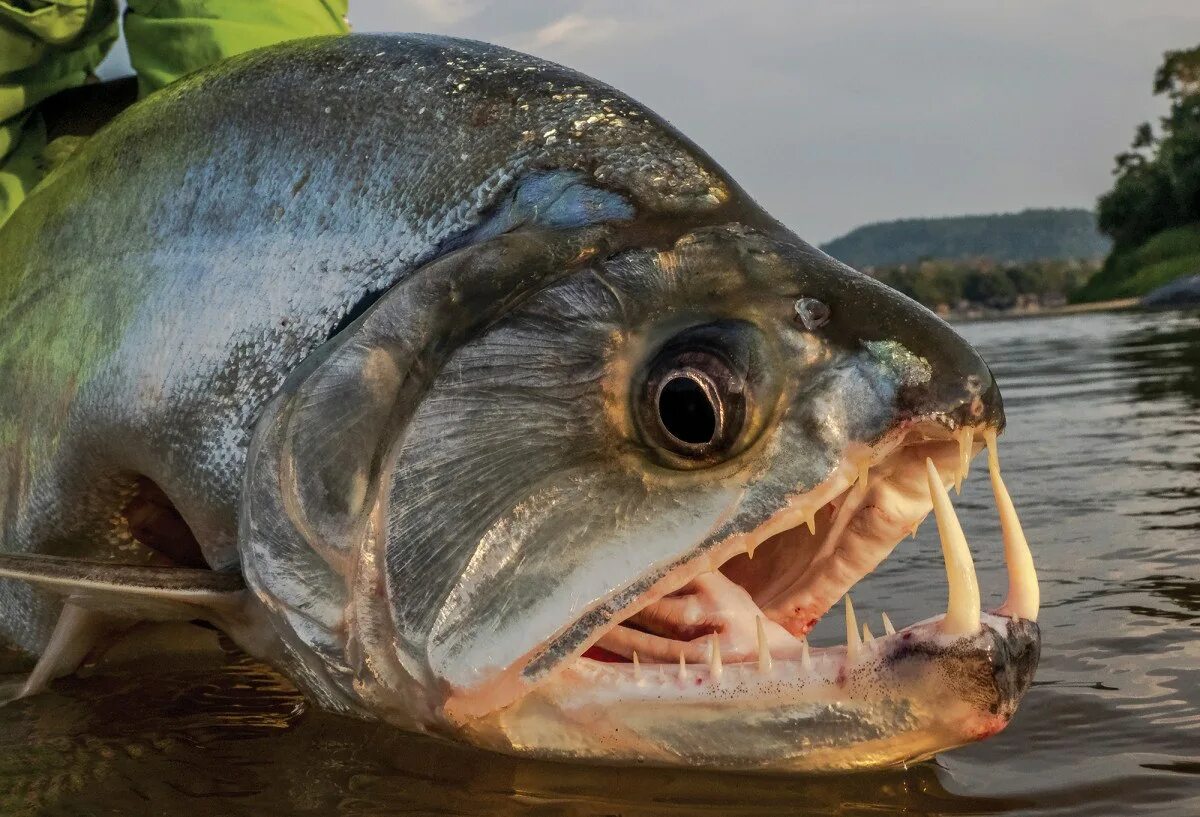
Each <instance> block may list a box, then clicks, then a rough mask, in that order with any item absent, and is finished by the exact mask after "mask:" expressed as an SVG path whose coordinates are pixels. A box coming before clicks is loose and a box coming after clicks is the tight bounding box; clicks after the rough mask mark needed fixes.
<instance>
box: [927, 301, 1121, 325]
mask: <svg viewBox="0 0 1200 817" xmlns="http://www.w3.org/2000/svg"><path fill="white" fill-rule="evenodd" d="M1140 300H1141V299H1140V298H1113V299H1111V300H1108V301H1092V302H1090V303H1085V304H1064V305H1062V306H1047V307H1036V306H1034V307H1019V308H1014V309H984V308H972V309H967V310H962V311H952V312H950V314H948V315H944V316H943V317H944V318H945V319H946V320H948V321H950V322H951V323H967V322H970V321H1001V320H1016V319H1018V318H1050V317H1055V316H1058V315H1080V314H1084V313H1087V312H1120V311H1123V310H1126V309H1134V308H1136V307H1137V305H1138V303H1139V302H1140Z"/></svg>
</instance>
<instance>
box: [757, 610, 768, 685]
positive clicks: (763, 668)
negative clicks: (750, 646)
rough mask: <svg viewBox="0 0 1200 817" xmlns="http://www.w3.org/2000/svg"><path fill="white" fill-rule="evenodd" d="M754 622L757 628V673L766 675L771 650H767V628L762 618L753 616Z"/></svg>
mask: <svg viewBox="0 0 1200 817" xmlns="http://www.w3.org/2000/svg"><path fill="white" fill-rule="evenodd" d="M754 622H755V624H756V625H757V627H758V671H759V672H761V673H762V674H764V675H766V674H767V673H769V672H770V671H771V666H772V663H771V650H770V649H768V648H767V628H766V626H765V625H764V624H763V619H762V616H755V617H754Z"/></svg>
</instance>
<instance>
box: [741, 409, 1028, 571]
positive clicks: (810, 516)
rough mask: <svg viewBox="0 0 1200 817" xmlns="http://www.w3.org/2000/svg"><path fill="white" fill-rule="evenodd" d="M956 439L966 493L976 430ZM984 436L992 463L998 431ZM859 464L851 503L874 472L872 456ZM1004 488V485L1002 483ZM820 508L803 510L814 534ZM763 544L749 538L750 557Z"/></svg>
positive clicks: (957, 483)
mask: <svg viewBox="0 0 1200 817" xmlns="http://www.w3.org/2000/svg"><path fill="white" fill-rule="evenodd" d="M954 439H955V441H956V442H957V443H958V468H956V469H955V472H954V493H955V494H962V486H963V482H964V481H965V480H966V479H967V476H968V475H969V474H970V472H971V454H972V450H971V449H972V448H973V447H974V444H975V434H974V431H973V430H972V429H970V428H966V427H964V428H961V429H959V430H958V431H957V432H955V434H954ZM984 439H985V440H986V441H987V445H988V462H989V466H990V464H991V462H992V461H993V460H995V444H996V432H995V431H993V430H992V429H988V430H987V431H986V432H984ZM998 467H999V466H997V468H998ZM857 468H858V474H857V475H856V476H855V478H854V483H853V485H852V486H851V494H850V496H849V498H848V501H847V502H846V505H847V506H848V507H855V506H856V505H857V504H858V502H857V500H859V499H860V498H861V495H862V494H865V493H866V491H867V480H868V478H869V477H870V473H871V463H870V460H869V459H866V458H864V459H863V460H862V461H861V462H859V463H858V466H857ZM996 479H999V472H998V471H997V474H996V476H995V477H993V485H994V482H995V480H996ZM1001 488H1003V485H1002V486H1001ZM855 492H857V493H855ZM1004 495H1005V496H1006V497H1007V496H1008V492H1007V491H1005V492H1004ZM1009 506H1010V507H1011V506H1012V503H1011V501H1010V502H1009ZM817 510H818V507H817V506H815V505H810V506H808V507H807V508H805V509H804V511H803V512H802V513H803V514H804V519H803V522H802V524H803V525H804V526H805V527H806V528H808V532H809V533H810V534H812V535H813V536H816V534H817ZM1014 518H1015V513H1014ZM920 526H921V520H919V519H918V520H916V521H915V522H913V523H912V527H911V528H909V534H910V535H911V536H912V537H913V538H916V536H917V529H918V528H919V527H920ZM1018 527H1019V523H1018ZM760 544H761V542H760V541H751V540H747V541H746V557H747V558H749V559H753V558H754V550H755V548H757V547H758V546H759V545H760Z"/></svg>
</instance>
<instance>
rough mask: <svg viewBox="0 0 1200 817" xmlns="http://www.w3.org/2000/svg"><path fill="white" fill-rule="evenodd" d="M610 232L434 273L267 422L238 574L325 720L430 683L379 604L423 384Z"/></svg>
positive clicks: (408, 282)
mask: <svg viewBox="0 0 1200 817" xmlns="http://www.w3.org/2000/svg"><path fill="white" fill-rule="evenodd" d="M608 233H609V231H608V228H606V227H586V228H580V229H575V230H566V231H557V232H554V233H548V232H543V231H539V230H526V231H522V232H518V233H513V234H506V235H502V236H500V237H497V238H493V239H491V240H489V241H486V242H484V243H482V244H477V245H472V246H469V247H466V248H464V249H460V250H457V251H455V252H453V253H450V254H448V255H446V256H444V257H442V258H440V259H438V260H436V261H434V262H431V263H430V264H427V265H426V266H424V267H422V268H420V269H418V270H416V271H414V272H413V273H412V275H411V276H409V277H408V278H406V279H405V280H404V281H402V282H400V283H399V284H396V285H395V286H393V287H392V288H391V289H390V290H389V291H388V292H387V293H385V294H384V295H383V296H382V297H381V298H380V299H379V300H378V301H377V302H376V303H375V304H373V305H372V306H371V308H370V309H368V310H367V311H366V312H365V313H364V314H363V315H362V316H361V317H360V318H359V319H358V320H356V321H355V322H354V323H353V324H351V325H350V326H349V327H347V328H346V329H344V330H343V331H342V332H340V333H339V334H338V335H337V336H336V337H334V338H332V339H331V340H330V341H329V342H328V343H327V344H325V345H324V346H323V347H321V348H320V349H318V350H317V351H316V352H315V353H313V354H312V355H311V356H310V357H309V358H308V359H307V360H306V361H305V362H304V363H303V364H302V365H301V366H299V367H297V369H296V370H294V371H293V372H292V373H291V374H290V375H289V377H288V379H287V380H286V381H285V383H284V385H283V387H282V389H281V390H280V392H279V393H278V394H277V395H276V397H275V398H274V399H273V400H272V401H271V403H270V404H269V405H268V406H267V408H266V409H265V410H264V412H263V415H262V417H261V418H260V420H259V422H258V424H257V425H256V428H255V434H254V438H253V440H252V443H251V446H250V451H249V455H248V463H247V474H246V482H245V485H244V501H243V502H242V505H241V518H240V520H239V538H240V540H241V545H240V547H241V552H242V555H243V556H242V558H243V572H244V574H245V578H246V583H247V586H248V587H249V588H250V589H251V590H252V591H253V592H254V593H255V595H256V596H257V597H258V599H259V600H260V601H261V602H262V603H263V604H264V605H265V606H266V607H267V609H268V610H269V611H270V613H271V614H272V615H271V619H272V623H273V624H274V626H275V628H276V629H277V630H278V632H279V635H280V637H281V640H282V642H283V645H284V651H285V656H284V658H283V660H284V662H285V663H286V664H287V665H288V667H289V669H290V670H291V671H292V672H293V673H294V676H293V677H295V678H296V679H297V680H298V681H300V682H301V683H302V684H304V685H305V686H306V687H307V688H308V689H309V691H310V692H312V693H313V694H314V695H315V696H316V697H317V698H318V699H319V700H321V701H322V703H324V704H325V705H326V706H328V707H331V708H334V709H338V710H341V711H354V710H358V711H363V707H362V700H363V699H364V698H373V697H375V695H374V691H376V690H377V689H379V688H380V687H382V688H385V689H386V690H389V691H390V692H391V693H392V695H383V696H380V697H382V698H386V699H390V700H393V701H394V700H395V697H394V696H395V693H397V692H399V693H410V694H412V695H418V694H419V693H420V690H421V689H422V688H423V687H425V686H427V684H428V680H429V679H428V678H427V672H426V671H425V670H424V667H423V662H421V661H419V660H416V661H414V660H412V659H413V657H414V656H413V655H412V654H411V653H403V654H397V651H396V650H395V648H394V646H393V644H394V638H393V636H392V634H391V630H392V628H391V626H390V625H389V623H388V621H387V618H388V615H387V605H386V604H379V603H376V602H377V601H380V600H382V599H383V598H384V593H385V589H384V587H383V576H382V574H381V572H380V569H381V567H382V561H383V558H384V554H383V553H382V551H381V546H382V544H383V539H384V536H383V529H384V528H385V527H386V518H387V514H388V511H389V509H388V507H387V504H386V494H387V490H386V482H387V478H388V474H389V471H390V467H391V466H390V463H391V462H392V461H394V459H395V456H396V449H397V446H398V444H399V442H400V441H401V440H402V439H403V436H404V432H405V427H406V424H407V422H408V420H409V418H410V416H411V414H412V412H413V410H414V408H415V407H416V406H417V404H418V403H419V401H420V399H421V397H422V395H423V394H424V392H425V390H426V389H427V388H428V385H429V383H430V381H431V380H432V378H433V377H434V376H435V375H436V374H437V372H438V371H439V369H440V368H441V365H442V364H443V363H444V361H445V360H446V359H447V358H448V357H449V356H450V355H452V354H453V353H454V351H455V349H456V348H458V346H459V345H461V344H462V343H463V342H464V341H465V340H467V339H468V338H470V337H471V336H472V335H474V334H476V333H478V332H479V331H481V330H482V329H484V328H485V327H487V326H488V325H489V324H490V323H491V322H493V321H495V320H496V319H497V317H498V316H500V315H503V314H504V313H505V312H507V311H508V310H510V309H511V308H512V307H513V305H514V304H517V303H519V302H520V301H521V300H523V299H524V298H526V297H528V295H529V294H530V293H531V292H534V291H536V290H538V289H539V288H541V287H543V286H544V285H545V284H546V283H547V282H549V281H551V280H553V279H554V278H555V277H557V276H561V275H565V274H567V273H569V272H570V271H571V270H572V269H574V268H575V267H577V266H578V265H579V264H581V263H583V262H584V261H585V260H586V259H587V258H589V257H591V255H593V254H594V253H596V252H598V251H602V248H603V247H604V246H605V242H606V241H607V238H608ZM385 703H386V701H377V702H376V705H377V706H378V705H384V704H385ZM393 714H395V713H393Z"/></svg>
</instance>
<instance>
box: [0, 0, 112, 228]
mask: <svg viewBox="0 0 1200 817" xmlns="http://www.w3.org/2000/svg"><path fill="white" fill-rule="evenodd" d="M116 38H117V3H116V0H0V223H3V222H4V220H5V219H6V218H8V215H9V214H10V213H11V212H12V211H13V209H14V208H15V207H16V206H17V204H19V203H20V202H21V201H22V199H24V198H25V196H26V194H27V193H28V192H29V190H31V189H32V188H33V186H34V185H35V184H37V182H38V181H39V180H40V179H41V177H42V174H43V166H42V151H43V150H44V148H45V146H46V132H45V128H44V127H43V125H42V121H41V118H40V117H39V116H37V115H36V114H34V113H33V108H34V107H35V106H36V105H37V104H38V103H40V102H41V101H42V100H43V99H46V98H47V97H50V96H53V95H54V94H56V93H58V92H59V91H63V90H66V89H67V88H74V87H76V86H79V85H82V84H83V83H84V82H85V81H87V79H88V77H90V76H91V74H92V72H93V71H94V70H95V69H96V66H98V65H99V64H100V62H101V61H102V60H103V59H104V56H105V54H107V53H108V50H109V49H110V48H111V47H112V44H113V42H114V41H115V40H116Z"/></svg>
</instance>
